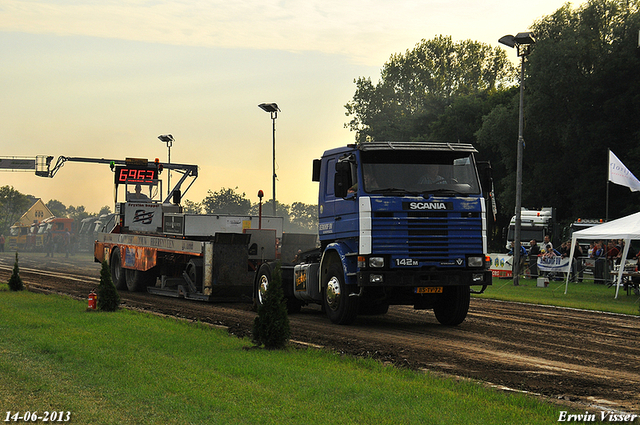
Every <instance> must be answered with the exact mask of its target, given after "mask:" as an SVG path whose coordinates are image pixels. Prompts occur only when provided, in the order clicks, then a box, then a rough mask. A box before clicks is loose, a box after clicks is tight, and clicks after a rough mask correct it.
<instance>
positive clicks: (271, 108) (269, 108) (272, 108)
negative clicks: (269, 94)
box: [258, 103, 280, 217]
mask: <svg viewBox="0 0 640 425" xmlns="http://www.w3.org/2000/svg"><path fill="white" fill-rule="evenodd" d="M258 107H259V108H260V109H262V110H263V111H265V112H269V113H270V114H271V120H272V121H273V192H272V193H273V198H272V202H273V216H274V217H275V215H276V177H277V176H276V118H278V112H280V108H278V105H277V104H275V103H261V104H259V105H258Z"/></svg>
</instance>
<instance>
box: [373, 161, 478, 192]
mask: <svg viewBox="0 0 640 425" xmlns="http://www.w3.org/2000/svg"><path fill="white" fill-rule="evenodd" d="M362 178H363V180H364V185H363V189H364V191H365V192H367V193H386V194H389V193H401V194H406V193H413V194H428V193H435V194H437V193H454V194H461V195H471V194H474V195H477V194H480V185H479V183H478V176H477V173H476V169H475V162H474V159H473V156H472V154H469V153H467V152H433V151H428V152H427V151H399V152H392V151H369V152H367V151H365V152H362Z"/></svg>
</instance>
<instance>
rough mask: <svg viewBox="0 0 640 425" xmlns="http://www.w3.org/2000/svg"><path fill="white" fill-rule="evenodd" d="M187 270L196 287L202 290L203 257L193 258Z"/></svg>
mask: <svg viewBox="0 0 640 425" xmlns="http://www.w3.org/2000/svg"><path fill="white" fill-rule="evenodd" d="M185 272H186V273H187V276H189V279H191V282H193V284H194V285H195V286H196V288H198V290H200V291H202V259H200V258H192V259H191V260H189V262H188V263H187V267H186V268H185Z"/></svg>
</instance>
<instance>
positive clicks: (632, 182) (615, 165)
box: [609, 151, 640, 192]
mask: <svg viewBox="0 0 640 425" xmlns="http://www.w3.org/2000/svg"><path fill="white" fill-rule="evenodd" d="M609 181H610V182H613V183H615V184H619V185H621V186H626V187H628V188H629V189H631V191H632V192H637V191H639V190H640V180H638V179H637V178H636V176H634V175H633V173H631V171H629V169H628V168H627V167H625V166H624V164H623V163H622V161H620V160H619V159H618V157H617V156H616V155H615V154H614V153H613V152H611V151H609Z"/></svg>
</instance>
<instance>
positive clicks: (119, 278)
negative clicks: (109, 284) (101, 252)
mask: <svg viewBox="0 0 640 425" xmlns="http://www.w3.org/2000/svg"><path fill="white" fill-rule="evenodd" d="M109 265H110V266H111V280H112V281H113V285H114V286H115V287H116V289H124V288H126V287H127V281H126V279H125V275H124V269H123V268H122V258H121V256H120V248H118V247H115V248H114V249H113V251H112V252H111V260H110V261H109Z"/></svg>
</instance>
